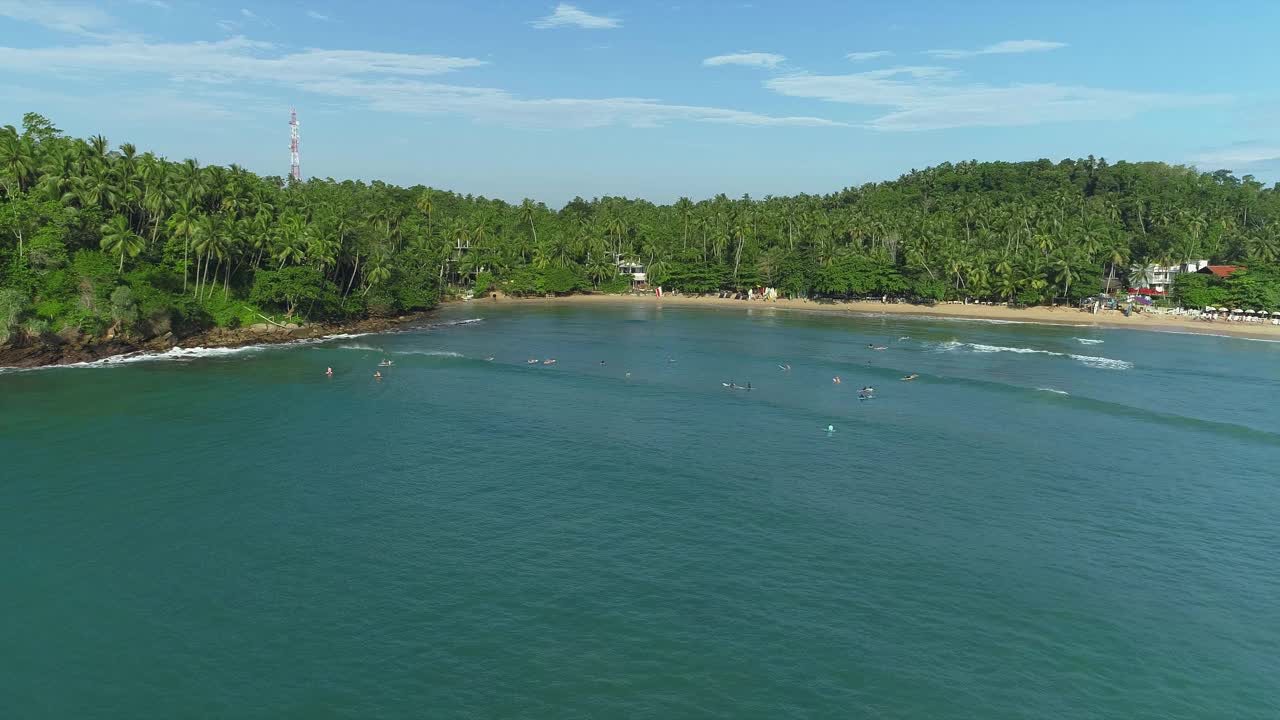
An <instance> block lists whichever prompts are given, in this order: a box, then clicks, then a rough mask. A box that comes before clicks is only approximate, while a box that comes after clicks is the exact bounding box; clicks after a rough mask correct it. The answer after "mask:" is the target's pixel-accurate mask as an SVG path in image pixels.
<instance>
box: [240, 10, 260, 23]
mask: <svg viewBox="0 0 1280 720" xmlns="http://www.w3.org/2000/svg"><path fill="white" fill-rule="evenodd" d="M240 14H241V15H243V16H245V17H247V18H249V19H250V20H256V19H257V18H258V16H257V15H255V14H254V12H253V11H252V10H250V9H248V8H240Z"/></svg>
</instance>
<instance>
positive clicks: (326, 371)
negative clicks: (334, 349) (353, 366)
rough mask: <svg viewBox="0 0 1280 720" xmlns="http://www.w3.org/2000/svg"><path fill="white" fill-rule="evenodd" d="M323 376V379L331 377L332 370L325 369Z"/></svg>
mask: <svg viewBox="0 0 1280 720" xmlns="http://www.w3.org/2000/svg"><path fill="white" fill-rule="evenodd" d="M324 374H325V377H333V368H325V369H324Z"/></svg>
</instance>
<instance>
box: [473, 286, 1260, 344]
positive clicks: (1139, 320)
mask: <svg viewBox="0 0 1280 720" xmlns="http://www.w3.org/2000/svg"><path fill="white" fill-rule="evenodd" d="M448 303H449V304H455V303H466V304H470V305H474V306H482V305H485V304H488V303H500V304H526V305H537V304H545V305H591V304H624V305H653V306H658V307H701V308H717V309H726V310H765V309H777V310H787V311H796V312H821V313H833V314H843V315H857V316H885V315H889V316H892V315H898V316H910V317H917V318H928V317H933V318H941V319H957V320H985V321H996V322H1009V323H1031V324H1037V325H1061V326H1070V327H1085V328H1103V329H1108V330H1111V329H1123V330H1145V331H1148V332H1166V333H1189V334H1194V335H1218V336H1229V337H1238V338H1245V339H1251V340H1274V341H1280V326H1275V325H1269V324H1264V323H1228V322H1222V321H1216V322H1205V321H1201V320H1194V319H1191V318H1185V317H1176V316H1168V315H1158V314H1155V313H1136V314H1134V315H1132V316H1130V317H1125V316H1124V314H1123V313H1122V312H1120V311H1118V310H1104V311H1102V312H1099V313H1098V314H1097V315H1093V314H1090V313H1085V312H1081V311H1079V310H1076V309H1073V308H1063V307H1056V308H1055V307H1029V308H1022V309H1015V308H1010V307H1006V306H1004V305H950V304H943V303H939V304H937V305H934V306H927V305H911V304H907V303H889V304H885V303H879V302H866V301H848V302H825V301H824V302H817V301H812V300H786V299H782V298H779V299H778V300H772V301H765V300H732V299H724V298H716V297H694V296H685V295H674V296H673V295H667V296H664V297H662V298H658V297H655V296H653V295H581V294H578V295H565V296H560V297H547V298H513V297H507V296H503V295H499V296H498V297H497V298H496V299H494V298H480V299H477V300H450V301H448Z"/></svg>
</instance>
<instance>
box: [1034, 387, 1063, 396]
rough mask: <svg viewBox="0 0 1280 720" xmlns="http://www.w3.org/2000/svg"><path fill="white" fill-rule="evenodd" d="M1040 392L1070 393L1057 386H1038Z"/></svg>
mask: <svg viewBox="0 0 1280 720" xmlns="http://www.w3.org/2000/svg"><path fill="white" fill-rule="evenodd" d="M1036 390H1039V391H1040V392H1047V393H1053V394H1054V395H1070V394H1071V393H1069V392H1067V391H1066V390H1058V389H1057V388H1036Z"/></svg>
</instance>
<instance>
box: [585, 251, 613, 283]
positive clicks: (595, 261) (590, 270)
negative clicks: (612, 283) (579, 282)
mask: <svg viewBox="0 0 1280 720" xmlns="http://www.w3.org/2000/svg"><path fill="white" fill-rule="evenodd" d="M587 275H589V276H590V277H591V281H592V282H593V283H595V286H596V287H600V286H601V285H603V284H604V283H606V282H608V281H609V280H611V279H613V278H615V277H617V275H618V266H617V265H614V264H613V262H611V261H610V260H609V258H607V257H605V256H604V255H594V256H592V258H591V262H590V263H588V264H587Z"/></svg>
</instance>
